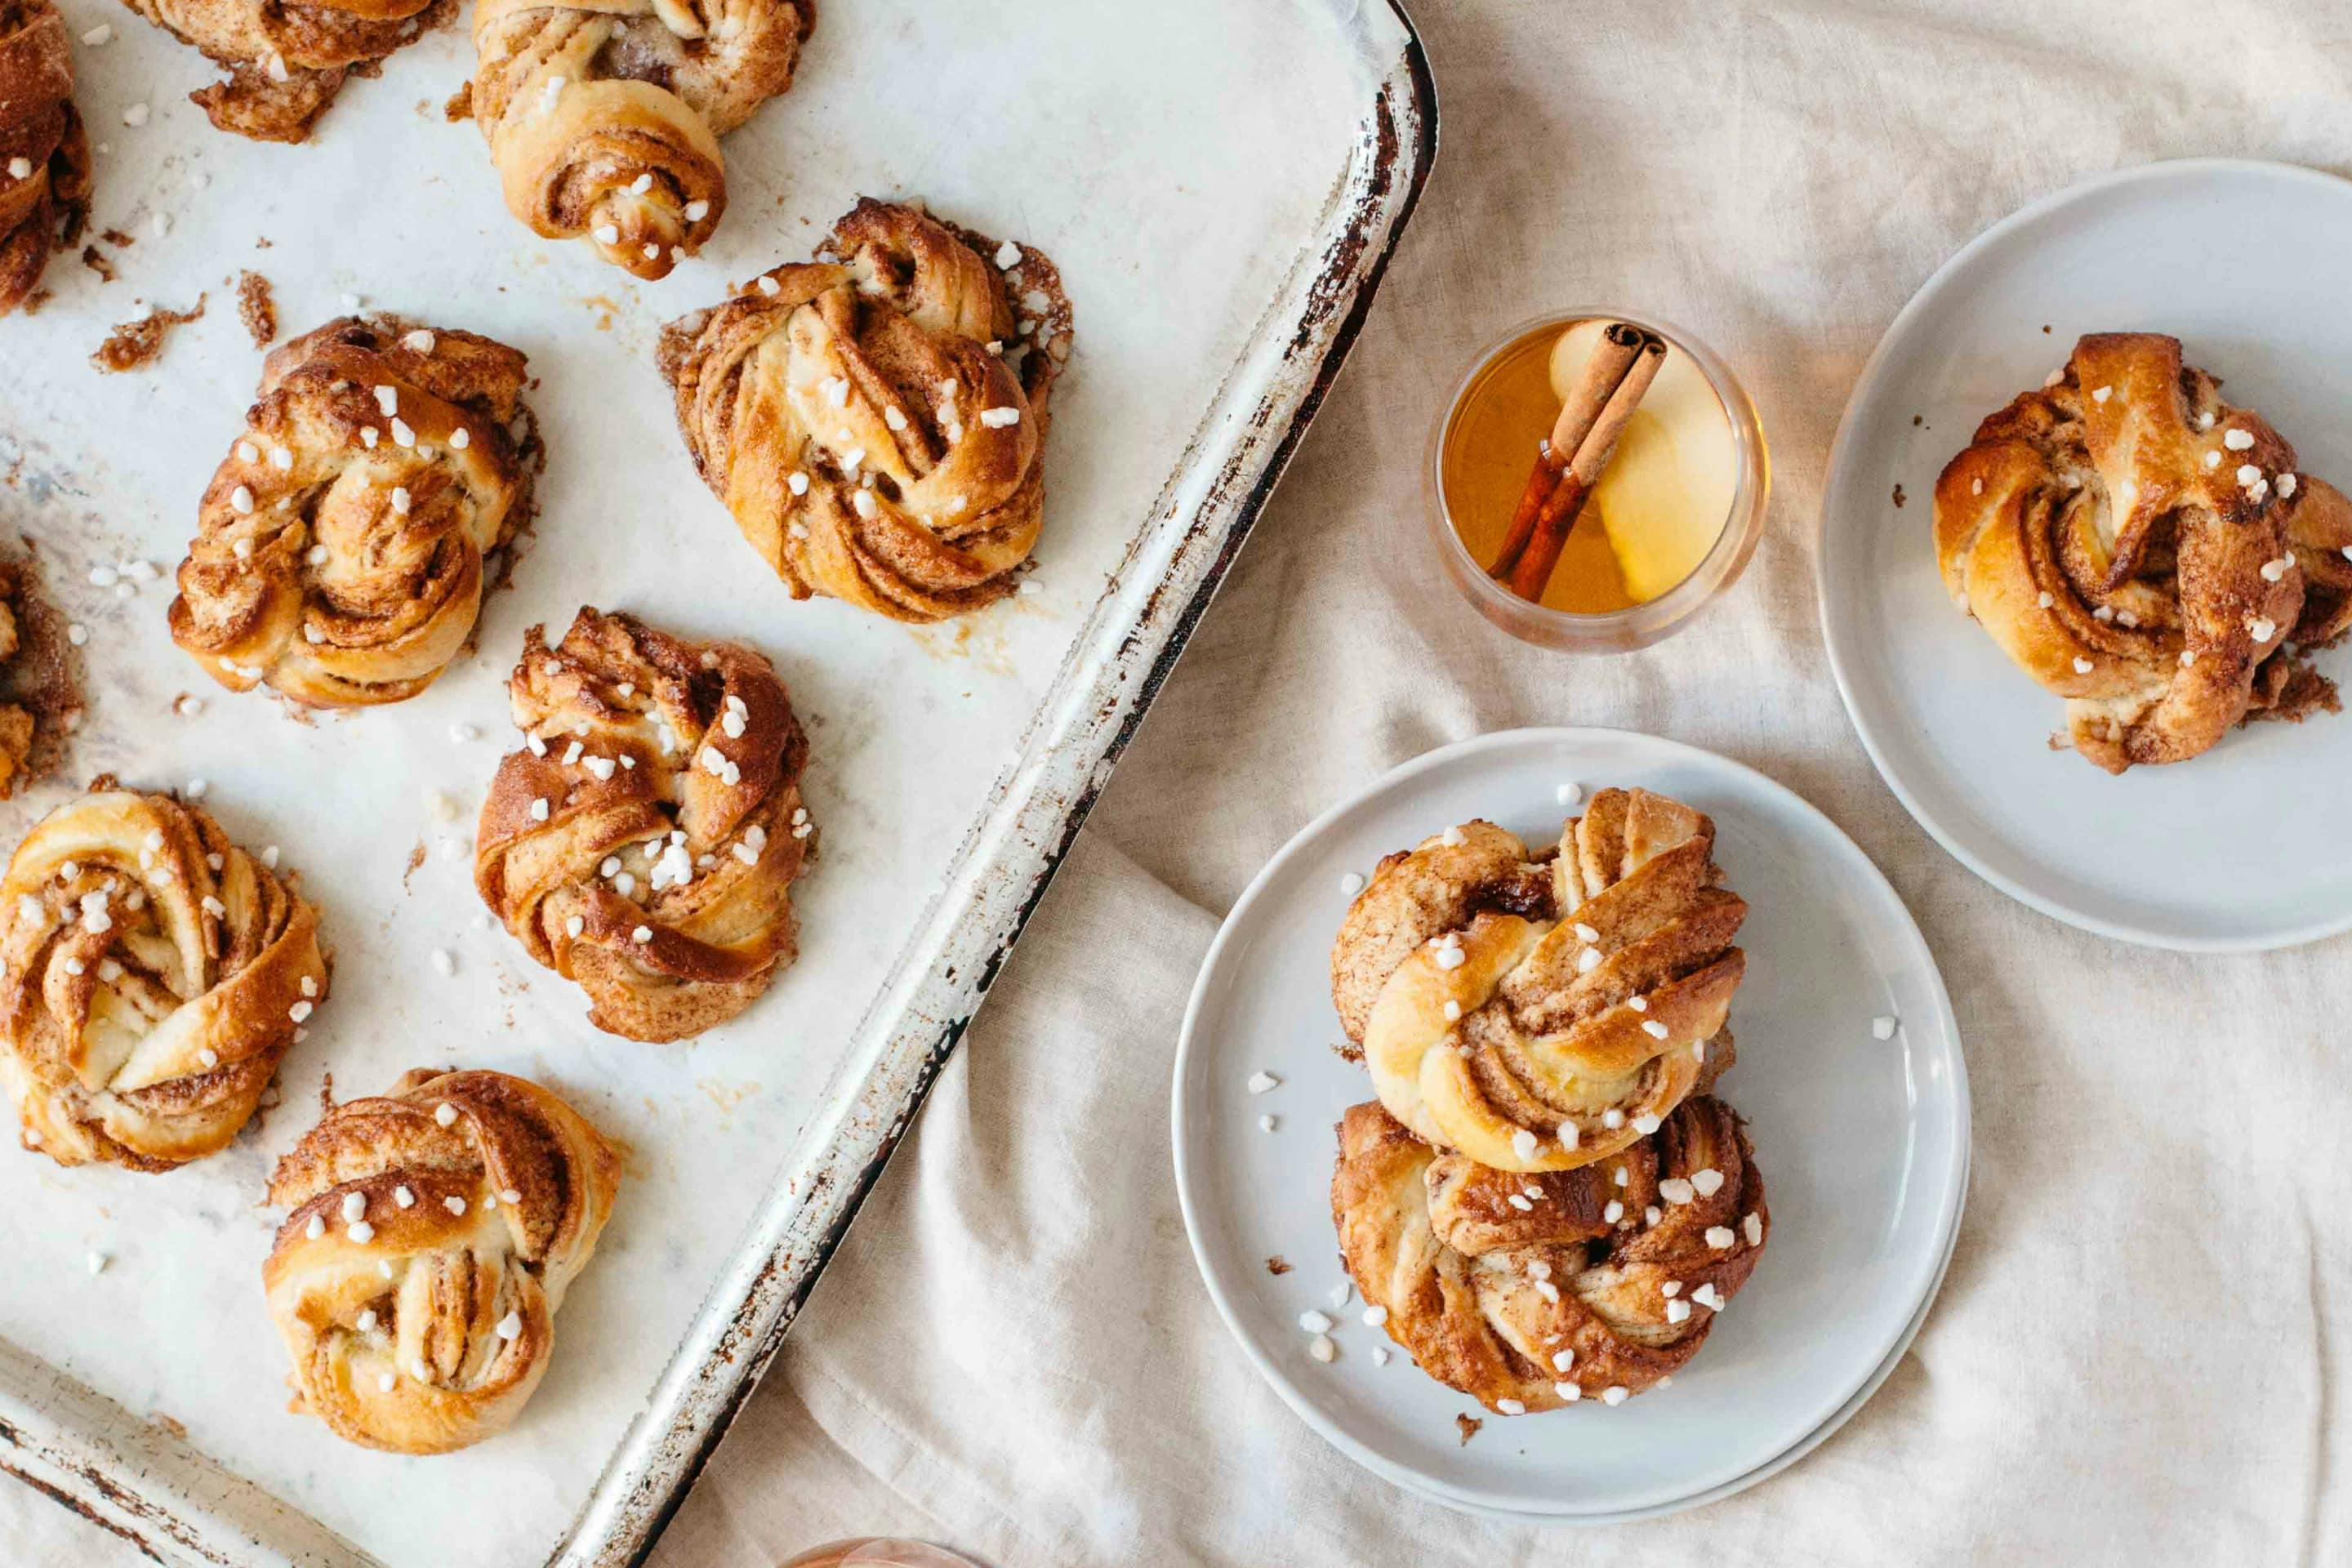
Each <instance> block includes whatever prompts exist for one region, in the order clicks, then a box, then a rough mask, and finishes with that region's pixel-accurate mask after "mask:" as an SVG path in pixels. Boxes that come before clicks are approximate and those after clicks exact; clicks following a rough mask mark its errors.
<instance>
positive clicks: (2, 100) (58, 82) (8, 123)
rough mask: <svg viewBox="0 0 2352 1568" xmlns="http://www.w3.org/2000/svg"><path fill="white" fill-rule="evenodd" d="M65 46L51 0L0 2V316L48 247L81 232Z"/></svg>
mask: <svg viewBox="0 0 2352 1568" xmlns="http://www.w3.org/2000/svg"><path fill="white" fill-rule="evenodd" d="M73 86H74V76H73V47H72V45H71V44H70V43H69V42H68V39H67V37H66V23H65V18H64V17H63V16H60V15H58V8H57V6H56V5H53V4H52V3H51V0H0V316H5V315H6V314H7V313H8V312H9V311H11V310H15V309H16V307H17V306H19V305H21V304H23V303H24V302H25V301H26V300H28V299H30V298H31V297H32V294H33V290H34V289H37V288H38V287H39V286H40V282H41V272H42V269H43V268H46V267H47V265H48V262H49V255H50V253H51V252H52V251H57V250H62V249H64V248H65V247H67V246H69V245H71V244H72V243H73V242H74V241H75V240H77V239H79V237H81V226H82V223H83V221H84V219H85V218H86V217H87V216H89V139H88V138H87V137H86V136H84V135H83V133H82V125H81V116H80V114H79V113H78V112H77V111H76V110H75V109H74V102H73Z"/></svg>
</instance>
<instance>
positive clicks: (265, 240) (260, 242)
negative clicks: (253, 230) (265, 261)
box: [253, 234, 271, 250]
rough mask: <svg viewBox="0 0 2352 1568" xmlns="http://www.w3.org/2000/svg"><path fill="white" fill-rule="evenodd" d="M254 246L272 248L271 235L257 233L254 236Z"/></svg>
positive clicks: (258, 248) (264, 248) (265, 248)
mask: <svg viewBox="0 0 2352 1568" xmlns="http://www.w3.org/2000/svg"><path fill="white" fill-rule="evenodd" d="M253 248H254V249H256V250H268V249H269V248H271V247H270V244H269V237H268V235H266V234H257V235H255V236H254V237H253Z"/></svg>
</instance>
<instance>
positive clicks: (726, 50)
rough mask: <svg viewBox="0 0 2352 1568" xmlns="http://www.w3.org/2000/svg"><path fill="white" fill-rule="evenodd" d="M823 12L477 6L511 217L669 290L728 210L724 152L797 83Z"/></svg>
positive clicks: (598, 4) (480, 74)
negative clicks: (675, 270)
mask: <svg viewBox="0 0 2352 1568" xmlns="http://www.w3.org/2000/svg"><path fill="white" fill-rule="evenodd" d="M815 22H816V7H815V4H814V0H552V3H551V0H478V4H477V5H475V7H474V50H475V53H476V55H477V56H478V61H479V63H478V65H477V67H476V68H475V72H474V83H473V113H474V119H475V120H476V121H478V123H479V124H480V126H481V128H482V134H483V135H484V136H485V137H487V138H488V140H489V143H490V160H491V162H493V163H496V164H497V165H498V168H499V182H500V184H502V185H503V186H504V188H505V192H506V200H507V210H508V211H509V212H511V213H513V214H514V216H517V217H519V218H520V219H521V220H522V221H523V222H525V223H527V224H529V225H530V226H531V227H532V229H534V230H535V231H537V232H538V233H540V234H543V235H545V236H547V237H549V238H551V239H570V238H572V237H575V236H579V235H586V236H587V237H589V239H590V240H591V241H593V243H594V245H595V247H596V249H597V252H598V254H600V255H601V256H603V257H604V259H605V260H607V261H609V262H611V263H613V264H614V266H615V267H622V268H627V269H628V270H629V271H631V272H633V273H635V275H636V276H638V277H640V278H665V277H667V276H668V275H669V270H670V268H672V267H674V266H676V265H677V261H678V260H679V258H681V257H684V256H690V255H692V254H694V253H695V252H696V251H698V250H699V249H700V248H701V247H702V244H703V242H704V241H705V240H707V239H709V237H710V235H711V231H712V230H714V229H716V228H717V227H718V226H719V216H720V215H721V214H722V213H724V212H725V211H726V210H727V176H726V165H725V163H724V161H723V160H722V159H721V158H720V157H719V138H720V137H721V136H724V135H726V134H727V132H730V131H732V130H734V129H735V128H736V127H737V126H739V125H740V124H742V123H743V122H744V121H747V120H749V119H751V111H752V110H755V109H757V108H759V107H760V105H761V103H763V102H765V101H766V100H769V99H771V98H773V97H775V96H776V95H777V94H778V93H781V92H782V91H783V90H784V89H786V88H789V87H790V86H792V84H793V64H794V62H796V61H797V60H798V59H799V58H800V51H801V44H802V41H803V40H804V39H805V38H806V37H808V35H809V30H810V28H811V27H813V26H814V25H815Z"/></svg>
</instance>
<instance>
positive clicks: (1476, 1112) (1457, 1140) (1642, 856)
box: [1331, 789, 1748, 1172]
mask: <svg viewBox="0 0 2352 1568" xmlns="http://www.w3.org/2000/svg"><path fill="white" fill-rule="evenodd" d="M1714 849H1715V824H1714V823H1713V822H1712V821H1710V820H1709V819H1708V818H1707V817H1706V816H1705V815H1704V814H1703V813H1700V812H1697V811H1694V810H1692V809H1691V808H1690V807H1689V806H1686V805H1683V804H1681V803H1680V802H1678V801H1674V800H1669V799H1667V798H1666V797H1664V796H1663V795H1653V794H1651V793H1650V792H1649V791H1647V790H1638V789H1637V790H1631V791H1627V790H1620V789H1605V790H1601V791H1600V792H1599V793H1598V794H1596V795H1594V796H1593V797H1592V802H1591V806H1590V807H1589V808H1588V809H1587V810H1586V812H1585V814H1584V815H1583V816H1580V817H1574V818H1571V819H1570V821H1569V823H1568V825H1567V826H1566V827H1565V828H1564V829H1563V830H1562V832H1561V836H1560V847H1559V851H1558V853H1557V854H1556V855H1554V856H1552V857H1550V858H1549V864H1546V863H1543V862H1539V861H1537V860H1535V859H1532V858H1530V857H1529V856H1528V850H1527V847H1526V846H1525V845H1524V844H1522V843H1521V842H1520V841H1519V840H1518V839H1517V837H1514V836H1513V835H1511V834H1509V833H1507V832H1505V831H1504V830H1503V829H1501V828H1499V827H1497V826H1495V825H1494V824H1492V823H1490V822H1471V823H1465V824H1464V825H1463V826H1460V827H1455V828H1449V829H1447V830H1446V832H1445V833H1444V834H1441V835H1439V836H1438V837H1434V838H1431V839H1428V840H1425V841H1424V842H1423V843H1422V844H1421V845H1420V846H1418V847H1415V848H1414V849H1412V851H1411V852H1409V853H1406V854H1402V855H1391V856H1390V857H1389V858H1387V859H1385V860H1383V861H1382V862H1381V865H1380V866H1379V868H1377V869H1376V870H1375V872H1374V874H1373V876H1372V879H1371V881H1370V883H1369V884H1368V885H1367V886H1366V887H1365V889H1364V890H1363V891H1362V892H1361V893H1360V894H1359V895H1358V896H1357V898H1356V900H1355V901H1354V902H1353V903H1352V904H1351V905H1349V910H1348V913H1347V916H1346V918H1345V919H1344V920H1343V921H1341V922H1340V927H1339V936H1338V938H1337V939H1336V940H1335V941H1334V942H1333V943H1332V948H1331V992H1332V999H1333V1001H1334V1003H1335V1005H1337V1006H1338V1008H1339V1018H1340V1023H1341V1025H1342V1026H1343V1027H1345V1028H1346V1030H1347V1031H1348V1036H1349V1038H1350V1039H1352V1040H1354V1041H1356V1042H1358V1043H1359V1044H1360V1045H1361V1046H1362V1047H1363V1055H1364V1064H1365V1066H1366V1067H1367V1068H1369V1069H1370V1072H1371V1075H1372V1084H1373V1087H1374V1088H1375V1089H1377V1090H1378V1091H1379V1093H1380V1097H1381V1103H1382V1104H1384V1105H1385V1106H1387V1107H1388V1109H1389V1110H1390V1112H1391V1114H1392V1115H1394V1116H1395V1117H1396V1118H1397V1120H1398V1121H1401V1122H1402V1123H1403V1124H1404V1125H1405V1126H1406V1127H1407V1128H1409V1129H1411V1130H1412V1131H1413V1132H1414V1133H1415V1134H1416V1135H1418V1136H1419V1137H1422V1138H1424V1139H1426V1140H1428V1141H1429V1142H1433V1143H1435V1144H1437V1145H1439V1146H1441V1147H1444V1148H1448V1149H1455V1150H1459V1151H1461V1152H1464V1153H1465V1154H1468V1155H1470V1156H1472V1157H1473V1158H1474V1159H1475V1160H1477V1161H1478V1162H1479V1163H1483V1164H1486V1165H1490V1166H1493V1167H1495V1168H1496V1169H1498V1170H1505V1171H1520V1172H1534V1171H1560V1170H1570V1169H1573V1168H1575V1167H1577V1166H1580V1165H1585V1164H1589V1163H1592V1162H1593V1161H1596V1160H1600V1159H1602V1158H1604V1157H1606V1156H1608V1155H1610V1154H1612V1153H1615V1152H1617V1151H1619V1150H1622V1149H1623V1148H1626V1147H1627V1146H1629V1145H1630V1144H1632V1143H1633V1142H1634V1141H1635V1140H1636V1139H1638V1138H1642V1137H1644V1136H1646V1135H1648V1134H1649V1133H1650V1132H1651V1131H1654V1130H1655V1128H1656V1126H1657V1124H1658V1122H1659V1121H1660V1120H1662V1119H1663V1118H1664V1116H1665V1115H1666V1114H1667V1113H1668V1112H1670V1111H1671V1110H1674V1108H1675V1105H1677V1104H1678V1103H1680V1102H1681V1100H1683V1098H1684V1097H1685V1095H1688V1094H1691V1093H1695V1092H1697V1091H1698V1090H1699V1089H1702V1088H1704V1086H1705V1085H1706V1083H1709V1082H1711V1081H1713V1079H1714V1077H1715V1076H1716V1075H1717V1074H1718V1073H1720V1072H1721V1071H1722V1070H1723V1069H1724V1068H1725V1067H1727V1066H1728V1065H1729V1061H1730V1058H1731V1048H1732V1047H1731V1037H1730V1034H1729V1032H1728V1031H1727V1029H1726V1028H1725V1027H1724V1019H1725V1017H1726V1015H1727V1012H1728V1010H1729V1007H1730V1004H1731V994H1732V992H1733V991H1734V990H1736V989H1737V988H1738V984H1739V980H1740V976H1741V974H1742V973H1743V972H1744V970H1745V966H1746V958H1745V955H1744V954H1743V953H1742V952H1740V950H1739V949H1738V948H1737V947H1734V946H1732V945H1731V939H1732V937H1733V936H1734V935H1735V934H1736V933H1737V932H1738V929H1739V925H1740V922H1741V921H1743V920H1744V919H1745V918H1746V916H1747V912H1748V906H1747V904H1746V903H1744V902H1743V901H1742V900H1740V899H1739V897H1738V895H1737V894H1735V893H1732V892H1729V891H1727V889H1723V888H1722V887H1720V886H1718V885H1717V883H1718V881H1719V879H1720V876H1721V873H1720V872H1719V871H1718V870H1717V868H1716V866H1715V863H1714Z"/></svg>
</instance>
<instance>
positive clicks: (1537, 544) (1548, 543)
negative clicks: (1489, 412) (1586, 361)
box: [1510, 329, 1666, 604]
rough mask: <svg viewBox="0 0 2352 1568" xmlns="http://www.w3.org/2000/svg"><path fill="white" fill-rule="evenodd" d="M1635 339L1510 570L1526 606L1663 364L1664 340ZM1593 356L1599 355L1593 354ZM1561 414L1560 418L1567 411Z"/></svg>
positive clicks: (1540, 591)
mask: <svg viewBox="0 0 2352 1568" xmlns="http://www.w3.org/2000/svg"><path fill="white" fill-rule="evenodd" d="M1629 330H1631V329H1629ZM1638 335H1639V337H1640V338H1641V340H1642V341H1641V344H1640V347H1639V349H1638V351H1637V352H1636V353H1635V354H1634V356H1633V364H1632V367H1631V368H1629V369H1628V370H1627V371H1626V372H1625V374H1624V378H1623V379H1622V380H1621V381H1620V382H1618V384H1617V385H1616V387H1615V388H1614V390H1612V392H1611V393H1610V394H1609V399H1608V401H1607V402H1606V403H1605V404H1603V405H1602V406H1601V412H1600V415H1599V416H1598V417H1596V418H1595V419H1594V420H1593V421H1592V423H1591V428H1590V429H1588V430H1587V431H1586V433H1585V436H1584V439H1583V441H1582V442H1581V443H1580V445H1579V446H1578V447H1577V448H1576V451H1575V454H1574V455H1573V456H1572V457H1570V458H1569V460H1568V465H1567V468H1565V469H1564V470H1563V471H1562V472H1561V473H1560V476H1559V483H1558V485H1556V486H1555V487H1554V488H1553V489H1552V492H1551V494H1550V495H1549V497H1547V498H1546V499H1545V500H1543V501H1542V503H1541V504H1540V505H1539V506H1538V508H1537V510H1536V516H1535V520H1534V521H1533V523H1532V524H1531V525H1530V527H1529V529H1528V540H1527V543H1526V546H1525V548H1524V549H1523V550H1522V551H1521V552H1520V553H1519V556H1518V559H1517V561H1516V562H1515V563H1513V564H1512V566H1511V573H1510V585H1511V592H1513V593H1514V594H1517V595H1519V597H1521V598H1523V599H1526V600H1528V602H1529V603H1531V604H1539V603H1541V602H1542V600H1543V595H1544V588H1545V587H1546V585H1548V584H1549V583H1550V582H1551V574H1552V569H1553V568H1554V567H1556V566H1558V565H1559V552H1561V551H1562V550H1563V549H1565V548H1567V545H1568V531H1569V530H1570V529H1571V528H1573V527H1574V526H1575V525H1576V519H1577V514H1578V513H1580V512H1581V511H1582V510H1584V503H1585V501H1586V500H1588V499H1589V498H1590V497H1591V494H1592V487H1593V486H1594V485H1596V484H1599V483H1600V482H1601V470H1602V469H1604V468H1607V467H1608V466H1609V458H1610V457H1611V455H1612V454H1613V453H1614V452H1615V451H1616V449H1617V440H1618V437H1621V436H1622V435H1624V433H1625V426H1626V422H1627V421H1629V420H1631V419H1632V418H1633V410H1634V408H1635V407H1636V406H1638V405H1640V403H1641V401H1642V397H1643V394H1645V393H1647V392H1648V391H1649V390H1650V383H1652V382H1653V381H1654V380H1656V379H1657V375H1658V367H1659V366H1660V365H1662V364H1664V363H1665V359H1666V344H1665V340H1664V339H1663V338H1658V337H1654V336H1651V335H1650V334H1648V333H1639V334H1638ZM1595 357H1596V358H1597V357H1599V356H1598V353H1597V352H1596V354H1595ZM1561 413H1562V414H1563V415H1565V414H1566V413H1567V410H1565V409H1562V410H1561Z"/></svg>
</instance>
